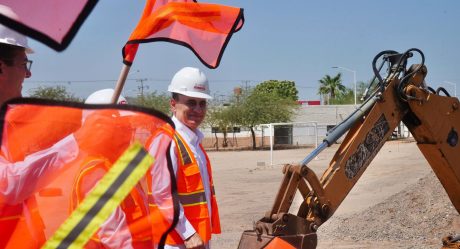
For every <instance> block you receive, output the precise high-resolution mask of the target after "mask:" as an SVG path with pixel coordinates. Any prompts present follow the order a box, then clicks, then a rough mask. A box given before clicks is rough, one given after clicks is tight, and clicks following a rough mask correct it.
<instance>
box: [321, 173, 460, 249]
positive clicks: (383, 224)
mask: <svg viewBox="0 0 460 249" xmlns="http://www.w3.org/2000/svg"><path fill="white" fill-rule="evenodd" d="M458 233H460V215H459V214H458V212H457V211H456V209H455V208H454V206H453V205H452V203H451V202H450V200H449V198H448V196H447V194H446V192H445V190H444V188H443V187H442V185H441V183H440V182H439V180H438V179H437V177H436V176H435V175H434V173H430V174H429V175H427V176H426V177H424V178H422V179H420V180H419V181H418V182H416V183H415V184H413V185H411V186H409V187H408V188H406V189H405V190H403V191H401V192H399V193H397V194H395V195H393V196H391V197H390V198H388V199H386V200H385V201H383V202H381V203H379V204H376V205H375V206H373V207H371V208H368V209H366V210H365V211H364V212H362V213H356V214H353V215H351V216H348V217H346V216H342V217H341V216H333V217H332V218H331V219H330V220H329V221H327V222H326V223H325V224H323V225H322V226H321V227H320V228H319V230H318V248H440V247H441V246H442V243H441V239H442V238H443V237H445V236H447V235H451V234H458Z"/></svg>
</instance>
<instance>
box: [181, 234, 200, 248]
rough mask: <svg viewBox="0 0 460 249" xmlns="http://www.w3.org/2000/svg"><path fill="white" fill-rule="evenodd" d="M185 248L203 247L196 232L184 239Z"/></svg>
mask: <svg viewBox="0 0 460 249" xmlns="http://www.w3.org/2000/svg"><path fill="white" fill-rule="evenodd" d="M184 245H185V248H187V249H205V247H204V242H203V240H202V239H201V237H200V235H199V234H198V233H194V234H193V235H192V236H190V237H189V238H188V239H186V240H185V241H184Z"/></svg>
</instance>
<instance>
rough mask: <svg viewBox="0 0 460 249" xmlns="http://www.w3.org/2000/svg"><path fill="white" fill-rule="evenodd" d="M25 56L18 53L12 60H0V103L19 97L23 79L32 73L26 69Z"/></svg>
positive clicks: (22, 52) (23, 53) (21, 52)
mask: <svg viewBox="0 0 460 249" xmlns="http://www.w3.org/2000/svg"><path fill="white" fill-rule="evenodd" d="M27 61H28V59H27V56H26V53H25V52H24V51H18V52H17V53H16V55H15V57H14V59H12V60H8V61H7V62H5V60H2V59H0V70H1V71H0V101H7V100H9V99H11V98H15V97H21V90H22V83H23V82H24V78H29V77H30V76H32V73H31V72H30V71H29V70H28V69H27Z"/></svg>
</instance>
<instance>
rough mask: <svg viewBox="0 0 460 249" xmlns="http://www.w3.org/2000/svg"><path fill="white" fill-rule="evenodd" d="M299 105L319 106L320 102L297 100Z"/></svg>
mask: <svg viewBox="0 0 460 249" xmlns="http://www.w3.org/2000/svg"><path fill="white" fill-rule="evenodd" d="M297 103H298V104H299V105H321V100H297Z"/></svg>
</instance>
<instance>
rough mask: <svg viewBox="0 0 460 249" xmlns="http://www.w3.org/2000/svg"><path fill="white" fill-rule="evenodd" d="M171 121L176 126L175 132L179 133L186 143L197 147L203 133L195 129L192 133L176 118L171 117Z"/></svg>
mask: <svg viewBox="0 0 460 249" xmlns="http://www.w3.org/2000/svg"><path fill="white" fill-rule="evenodd" d="M171 119H172V121H173V122H174V125H175V126H176V131H178V132H179V134H180V135H181V136H182V137H184V139H185V140H186V141H189V142H190V143H192V144H194V145H197V144H199V143H201V141H202V140H203V138H204V135H203V133H202V132H201V131H200V130H199V129H195V130H194V131H193V130H191V129H190V128H189V127H187V126H186V125H184V124H183V123H182V122H181V121H179V119H177V118H176V116H173V117H172V118H171Z"/></svg>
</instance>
